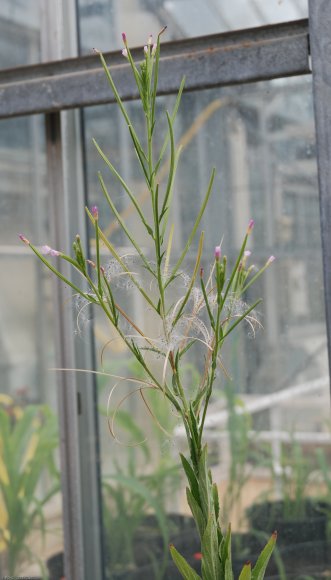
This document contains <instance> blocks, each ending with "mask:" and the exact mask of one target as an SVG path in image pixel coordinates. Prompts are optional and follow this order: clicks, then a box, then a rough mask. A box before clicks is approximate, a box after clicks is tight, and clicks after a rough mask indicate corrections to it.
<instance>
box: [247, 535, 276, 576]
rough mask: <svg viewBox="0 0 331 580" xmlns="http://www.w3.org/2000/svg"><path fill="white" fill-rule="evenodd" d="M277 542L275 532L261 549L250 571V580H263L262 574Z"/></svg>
mask: <svg viewBox="0 0 331 580" xmlns="http://www.w3.org/2000/svg"><path fill="white" fill-rule="evenodd" d="M276 541H277V532H274V533H273V534H272V536H271V538H270V540H269V541H268V543H267V545H266V546H265V547H264V548H263V550H262V552H261V554H260V556H259V558H258V560H257V562H256V564H255V566H254V568H253V571H252V580H263V578H264V574H265V572H266V569H267V566H268V562H269V560H270V558H271V555H272V552H273V551H274V548H275V545H276Z"/></svg>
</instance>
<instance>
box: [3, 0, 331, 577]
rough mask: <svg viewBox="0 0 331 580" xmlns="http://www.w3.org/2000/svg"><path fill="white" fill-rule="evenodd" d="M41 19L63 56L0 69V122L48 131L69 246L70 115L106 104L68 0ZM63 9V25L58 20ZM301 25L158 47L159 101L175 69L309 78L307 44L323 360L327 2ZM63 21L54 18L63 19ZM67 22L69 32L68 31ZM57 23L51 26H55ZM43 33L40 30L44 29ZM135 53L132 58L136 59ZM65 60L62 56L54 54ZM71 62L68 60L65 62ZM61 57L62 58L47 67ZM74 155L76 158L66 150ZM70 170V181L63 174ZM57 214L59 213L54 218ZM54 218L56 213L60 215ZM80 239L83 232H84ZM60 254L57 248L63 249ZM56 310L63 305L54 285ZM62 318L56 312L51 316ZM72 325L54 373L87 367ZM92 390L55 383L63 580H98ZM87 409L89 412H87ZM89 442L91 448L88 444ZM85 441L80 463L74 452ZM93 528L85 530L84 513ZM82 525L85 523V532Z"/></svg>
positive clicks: (76, 380) (129, 87)
mask: <svg viewBox="0 0 331 580" xmlns="http://www.w3.org/2000/svg"><path fill="white" fill-rule="evenodd" d="M41 2H42V5H43V7H44V11H45V14H46V16H48V18H46V25H47V22H48V23H49V24H51V25H52V26H54V21H56V22H57V23H59V22H60V21H61V20H62V26H63V29H64V32H63V34H64V36H65V37H66V42H65V43H64V46H65V47H66V48H65V50H66V53H65V54H60V53H59V45H60V42H58V44H57V46H55V47H53V49H52V48H51V49H50V50H48V51H47V50H46V49H45V51H44V58H47V60H49V59H54V62H46V63H42V64H38V65H33V66H25V67H17V68H15V69H11V70H2V71H0V119H1V118H9V117H17V116H22V115H31V114H36V113H43V114H45V118H46V126H47V155H48V175H49V188H50V193H51V196H52V199H53V207H54V216H55V220H56V224H55V226H56V227H55V239H58V240H60V239H61V241H62V242H63V241H64V243H65V245H68V244H69V243H70V239H71V236H72V233H75V232H73V229H74V230H75V231H76V228H77V226H79V229H80V231H83V232H84V231H85V235H86V224H84V223H80V224H78V223H77V212H76V211H75V209H76V208H77V206H78V205H79V202H82V199H81V195H80V194H79V191H81V190H82V188H81V186H82V183H83V180H84V176H83V174H82V172H83V169H82V167H81V168H79V163H81V161H82V156H81V154H80V153H79V151H80V143H79V141H80V131H81V122H80V119H79V114H78V112H77V111H67V112H64V111H65V110H66V109H67V110H69V109H75V108H79V107H87V106H92V105H99V104H105V103H111V102H113V98H112V95H111V91H110V89H109V87H108V85H107V82H106V81H105V77H104V74H103V72H102V69H101V67H100V64H99V60H98V57H97V56H94V55H93V56H87V57H86V56H85V57H79V56H76V54H77V52H78V51H77V38H76V44H75V42H74V44H73V45H72V40H70V35H72V32H73V28H74V29H75V31H77V18H76V12H75V11H76V3H75V0H59V2H58V3H54V5H55V4H56V5H57V10H59V12H56V14H55V16H56V18H55V20H54V14H51V12H52V10H53V9H54V7H53V9H52V8H49V6H50V5H52V4H53V3H49V2H48V1H47V0H41ZM69 4H70V12H71V15H72V17H71V19H70V18H67V14H68V5H69ZM309 11H310V13H309V21H308V20H301V21H295V22H290V23H282V24H278V25H271V26H263V27H259V28H253V29H248V30H240V31H235V32H230V33H226V34H217V35H212V36H205V37H200V38H193V39H188V40H181V41H176V42H171V43H164V44H163V50H162V59H161V67H162V75H161V77H160V91H159V92H160V94H170V93H172V92H175V91H176V89H177V88H178V86H179V83H180V81H181V77H182V75H183V72H184V71H185V74H186V75H187V82H186V90H189V91H193V90H201V89H205V88H212V87H222V86H229V85H235V84H239V83H240V84H243V83H251V82H256V81H260V80H269V79H274V78H280V77H286V76H295V75H305V74H309V73H311V59H310V45H311V52H312V55H311V56H312V66H313V87H314V104H315V120H316V132H317V150H318V165H319V185H320V209H321V231H322V251H323V263H324V280H325V302H326V310H327V314H326V320H327V332H328V338H329V341H328V345H329V346H328V348H329V361H330V355H331V351H330V337H331V304H330V301H331V179H330V177H331V176H330V175H329V173H330V171H331V169H330V162H329V160H330V159H331V138H330V134H331V59H330V52H331V51H330V44H329V41H328V31H329V30H330V25H331V3H330V2H329V0H309ZM64 14H65V15H66V17H65V18H63V15H64ZM75 19H76V26H75ZM57 25H59V24H57ZM46 30H47V28H46ZM140 50H141V49H135V50H134V51H133V54H134V56H136V57H138V58H139V56H140V54H141V53H140ZM68 56H69V57H70V58H63V57H68ZM105 56H106V59H107V62H108V63H109V64H110V65H111V66H112V72H113V76H114V79H115V81H116V83H117V84H118V86H119V90H120V94H121V96H122V97H123V99H125V100H129V99H134V98H136V97H137V93H136V92H135V87H134V86H133V84H132V81H131V78H130V76H129V74H128V72H129V71H128V65H127V64H126V63H123V59H122V57H121V55H120V54H118V53H114V52H112V53H107V54H106V55H105ZM72 57H74V58H72ZM56 58H58V59H59V58H62V60H55V59H56ZM73 148H74V150H75V153H73V152H72V151H73ZM70 164H71V168H72V167H74V168H75V171H74V172H73V174H72V173H71V172H70V171H69V168H70ZM63 207H64V208H65V212H66V214H65V215H63ZM61 212H62V214H61ZM83 235H84V233H83ZM61 247H63V243H62V246H61ZM57 296H58V303H61V301H63V294H62V290H61V287H60V285H58V286H57ZM58 312H60V313H61V309H59V310H58ZM71 331H72V320H71V321H68V320H65V317H64V316H63V315H62V314H60V315H59V319H58V327H57V343H58V358H59V364H60V366H78V365H77V362H79V360H82V359H84V360H86V358H85V357H87V359H88V360H89V362H90V363H92V362H93V344H92V342H90V344H89V345H87V346H86V347H85V350H84V349H83V350H84V352H83V351H82V349H80V350H79V349H78V351H77V349H75V348H73V345H72V341H70V340H68V336H70V335H71ZM94 389H95V385H93V382H91V381H90V380H88V379H86V378H83V377H82V376H71V375H70V376H68V375H66V374H65V373H64V376H63V377H62V380H61V382H60V386H59V408H60V424H61V429H62V431H61V439H62V443H61V458H62V466H63V468H62V474H63V503H64V533H65V565H66V576H67V577H69V578H71V580H87V579H89V578H91V577H93V578H94V579H95V580H101V578H102V553H101V549H100V544H101V543H102V542H101V537H100V536H98V532H97V525H98V522H100V517H101V516H100V510H101V507H100V506H101V500H100V489H98V481H97V470H96V469H95V466H96V465H97V464H98V449H97V444H96V441H95V434H96V430H97V416H96V413H95V397H94V395H93V393H95V390H94ZM79 393H80V395H81V397H82V401H83V408H84V409H85V413H83V417H82V416H79V414H78V413H79V409H78V406H77V395H78V394H79ZM88 409H92V411H91V412H90V413H89V412H87V414H86V411H88ZM91 438H92V444H91ZM88 442H89V444H90V448H89V454H90V453H91V454H92V458H91V457H89V466H88V467H87V469H86V466H84V461H83V454H84V453H85V455H86V448H85V447H84V445H86V444H87V443H88ZM82 506H84V509H87V510H88V518H89V521H90V522H93V524H94V525H92V526H86V521H87V520H86V517H85V516H86V515H85V516H84V514H83V511H84V510H83V509H82ZM84 521H85V525H84Z"/></svg>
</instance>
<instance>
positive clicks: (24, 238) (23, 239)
mask: <svg viewBox="0 0 331 580" xmlns="http://www.w3.org/2000/svg"><path fill="white" fill-rule="evenodd" d="M18 237H19V239H20V240H22V242H24V244H26V245H27V246H29V245H30V242H29V240H28V239H27V238H26V237H25V236H23V234H19V236H18Z"/></svg>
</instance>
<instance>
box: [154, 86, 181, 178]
mask: <svg viewBox="0 0 331 580" xmlns="http://www.w3.org/2000/svg"><path fill="white" fill-rule="evenodd" d="M184 85H185V77H183V79H182V82H181V84H180V87H179V91H178V93H177V98H176V103H175V106H174V110H173V112H172V115H171V122H172V123H174V121H175V119H176V115H177V112H178V109H179V105H180V101H181V98H182V93H183V90H184ZM168 141H169V132H167V133H166V136H165V139H164V142H163V145H162V148H161V152H160V155H159V159H158V162H157V164H156V165H155V168H154V173H155V175H156V174H157V172H158V170H159V167H160V165H161V162H162V159H163V156H164V154H165V151H166V148H167V145H168Z"/></svg>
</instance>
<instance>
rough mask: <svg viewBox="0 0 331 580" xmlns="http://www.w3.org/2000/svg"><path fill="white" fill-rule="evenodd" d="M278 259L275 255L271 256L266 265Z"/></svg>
mask: <svg viewBox="0 0 331 580" xmlns="http://www.w3.org/2000/svg"><path fill="white" fill-rule="evenodd" d="M275 260H276V258H275V256H270V258H268V260H267V263H266V266H269V264H272V262H274V261H275Z"/></svg>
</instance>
